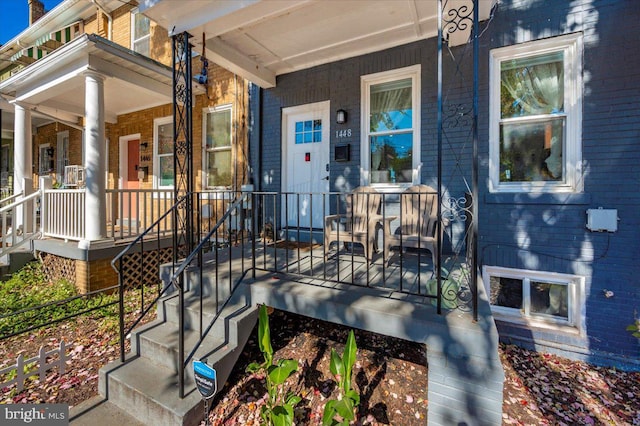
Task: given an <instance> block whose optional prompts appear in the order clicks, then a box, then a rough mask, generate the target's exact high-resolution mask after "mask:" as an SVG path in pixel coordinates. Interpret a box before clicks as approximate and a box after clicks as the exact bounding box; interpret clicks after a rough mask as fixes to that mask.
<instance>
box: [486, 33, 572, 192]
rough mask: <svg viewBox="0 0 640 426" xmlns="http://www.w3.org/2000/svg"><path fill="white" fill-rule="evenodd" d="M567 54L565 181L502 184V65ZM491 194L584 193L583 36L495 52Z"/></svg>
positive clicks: (491, 100)
mask: <svg viewBox="0 0 640 426" xmlns="http://www.w3.org/2000/svg"><path fill="white" fill-rule="evenodd" d="M559 51H562V52H564V59H565V62H564V63H565V73H564V97H565V99H564V111H565V114H566V117H567V119H566V133H565V140H564V145H565V146H564V151H563V153H562V155H563V160H564V166H563V176H564V177H565V181H564V182H551V181H545V182H508V183H505V182H503V183H500V152H499V151H500V149H499V140H500V125H499V124H500V85H501V82H500V62H501V61H503V60H508V59H519V58H526V57H529V56H533V55H541V54H545V53H551V52H559ZM489 79H490V84H489V86H490V92H489V93H490V96H489V191H490V192H537V193H542V192H582V191H583V181H582V96H583V94H582V90H583V89H582V34H568V35H564V36H559V37H553V38H549V39H544V40H537V41H532V42H527V43H522V44H518V45H514V46H506V47H501V48H498V49H493V50H492V51H491V53H490V59H489Z"/></svg>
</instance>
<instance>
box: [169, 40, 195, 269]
mask: <svg viewBox="0 0 640 426" xmlns="http://www.w3.org/2000/svg"><path fill="white" fill-rule="evenodd" d="M190 37H191V35H189V34H188V33H186V32H183V33H180V34H176V35H174V36H173V37H172V42H173V140H174V145H173V168H174V185H175V186H174V194H175V201H176V202H178V200H180V199H181V197H182V201H180V204H179V205H178V208H177V209H175V212H174V233H173V260H174V262H175V261H177V260H178V259H182V258H185V257H186V256H187V255H188V254H189V253H190V252H191V250H192V249H193V214H192V212H193V198H192V196H193V155H192V151H193V118H192V113H191V111H192V102H193V91H192V71H191V44H190V43H189V38H190Z"/></svg>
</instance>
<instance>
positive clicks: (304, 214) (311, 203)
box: [281, 101, 329, 229]
mask: <svg viewBox="0 0 640 426" xmlns="http://www.w3.org/2000/svg"><path fill="white" fill-rule="evenodd" d="M282 152H283V156H282V190H283V192H285V193H288V195H287V196H286V197H283V201H284V200H286V201H287V205H286V206H285V205H283V206H281V208H282V215H283V216H282V217H283V219H284V221H285V223H286V225H287V226H292V227H297V226H299V227H301V228H307V229H309V227H313V228H322V227H323V224H324V215H325V214H328V213H329V208H328V207H329V196H328V195H324V196H323V193H327V192H329V101H325V102H317V103H313V104H307V105H301V106H297V107H290V108H285V109H283V111H282ZM285 207H286V208H285Z"/></svg>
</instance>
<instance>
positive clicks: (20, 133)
mask: <svg viewBox="0 0 640 426" xmlns="http://www.w3.org/2000/svg"><path fill="white" fill-rule="evenodd" d="M14 107H15V109H14V114H15V118H14V124H13V126H14V127H13V130H14V133H13V135H14V141H13V193H14V194H20V193H23V192H24V194H25V195H28V194H30V193H32V192H33V146H32V144H33V140H32V137H31V111H29V110H28V109H25V108H23V107H22V106H20V105H18V104H14ZM25 186H30V187H29V188H25ZM25 190H26V191H25ZM30 210H31V209H29V208H28V207H27V208H26V209H24V208H23V206H19V207H18V208H16V212H15V218H14V221H15V222H14V224H13V225H12V226H13V229H14V230H17V229H20V228H22V229H23V230H24V231H25V232H29V231H31V229H25V224H29V223H30V221H29V220H28V219H27V218H25V215H26V214H29V213H30Z"/></svg>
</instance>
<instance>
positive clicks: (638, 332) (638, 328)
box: [627, 312, 640, 339]
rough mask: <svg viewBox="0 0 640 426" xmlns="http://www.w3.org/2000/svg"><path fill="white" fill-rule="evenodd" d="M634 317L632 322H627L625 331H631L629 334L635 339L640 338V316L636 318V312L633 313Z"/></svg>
mask: <svg viewBox="0 0 640 426" xmlns="http://www.w3.org/2000/svg"><path fill="white" fill-rule="evenodd" d="M635 317H636V319H635V321H634V322H633V324H629V325H628V326H627V331H628V332H629V333H631V335H632V336H633V337H635V338H637V339H640V318H638V313H637V312H636V315H635Z"/></svg>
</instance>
